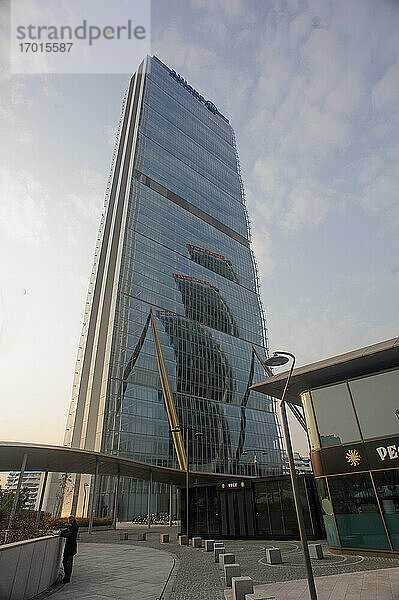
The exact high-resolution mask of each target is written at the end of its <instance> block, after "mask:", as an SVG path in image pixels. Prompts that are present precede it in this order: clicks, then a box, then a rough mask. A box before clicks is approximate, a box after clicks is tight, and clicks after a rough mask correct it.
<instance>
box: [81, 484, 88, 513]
mask: <svg viewBox="0 0 399 600" xmlns="http://www.w3.org/2000/svg"><path fill="white" fill-rule="evenodd" d="M88 487H89V484H88V483H84V484H83V492H84V496H83V510H82V519H83V518H84V516H85V508H86V494H87V488H88Z"/></svg>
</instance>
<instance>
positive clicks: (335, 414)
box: [311, 383, 360, 447]
mask: <svg viewBox="0 0 399 600" xmlns="http://www.w3.org/2000/svg"><path fill="white" fill-rule="evenodd" d="M311 393H312V400H313V407H314V410H315V414H316V421H317V425H318V428H319V435H320V443H321V446H322V447H325V446H336V445H338V444H345V443H346V442H354V441H357V440H360V432H359V428H358V426H357V423H356V419H355V413H354V411H353V406H352V402H351V399H350V396H349V392H348V388H347V386H346V384H345V383H340V384H338V385H331V386H329V387H326V388H323V389H318V390H312V392H311Z"/></svg>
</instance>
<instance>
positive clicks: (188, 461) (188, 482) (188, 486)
mask: <svg viewBox="0 0 399 600" xmlns="http://www.w3.org/2000/svg"><path fill="white" fill-rule="evenodd" d="M184 429H185V430H186V535H187V546H188V545H189V531H188V529H189V525H188V522H189V514H188V501H189V488H190V458H189V439H190V431H191V432H193V429H192V428H191V427H184V426H183V427H176V429H171V432H172V433H176V432H177V431H182V430H184ZM194 435H195V436H196V437H199V436H202V435H204V434H203V433H202V432H201V431H196V432H194Z"/></svg>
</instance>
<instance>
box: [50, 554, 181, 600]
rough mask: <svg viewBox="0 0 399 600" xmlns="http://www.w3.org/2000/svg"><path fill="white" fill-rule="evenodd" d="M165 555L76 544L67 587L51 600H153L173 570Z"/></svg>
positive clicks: (171, 558) (169, 556)
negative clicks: (77, 546) (72, 566)
mask: <svg viewBox="0 0 399 600" xmlns="http://www.w3.org/2000/svg"><path fill="white" fill-rule="evenodd" d="M175 563H176V559H175V558H174V556H173V555H172V554H170V553H169V552H165V551H162V550H156V549H154V548H143V547H138V546H123V545H121V544H101V543H100V544H99V543H95V544H80V545H79V554H78V555H77V556H76V557H75V560H74V568H73V572H72V580H71V583H68V584H66V585H63V586H60V588H59V589H58V590H57V591H55V592H54V593H53V594H52V595H51V598H52V600H107V599H109V598H113V599H114V600H127V599H129V600H132V599H133V598H137V599H140V600H157V599H158V598H161V597H162V596H161V595H162V592H164V594H165V597H167V592H168V586H169V585H170V584H171V583H172V582H173V579H174V576H175V571H176V570H177V564H175Z"/></svg>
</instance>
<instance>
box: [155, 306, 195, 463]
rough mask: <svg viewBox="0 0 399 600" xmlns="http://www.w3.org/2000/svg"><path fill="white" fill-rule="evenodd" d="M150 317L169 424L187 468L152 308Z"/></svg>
mask: <svg viewBox="0 0 399 600" xmlns="http://www.w3.org/2000/svg"><path fill="white" fill-rule="evenodd" d="M150 317H151V328H152V335H153V338H154V345H155V353H156V356H157V363H158V371H159V376H160V378H161V386H162V391H163V397H164V401H165V406H166V411H167V413H168V419H169V425H170V429H171V432H172V439H173V443H174V446H175V449H176V454H177V460H178V461H179V466H180V468H181V469H182V470H186V469H187V457H186V451H185V449H184V444H183V438H182V434H181V429H180V425H179V420H178V418H177V413H176V407H175V404H174V402H173V395H172V392H171V390H170V385H169V380H168V375H167V372H166V367H165V361H164V358H163V354H162V348H161V344H160V342H159V336H158V331H157V327H156V323H155V318H154V315H153V312H152V309H151V311H150Z"/></svg>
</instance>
